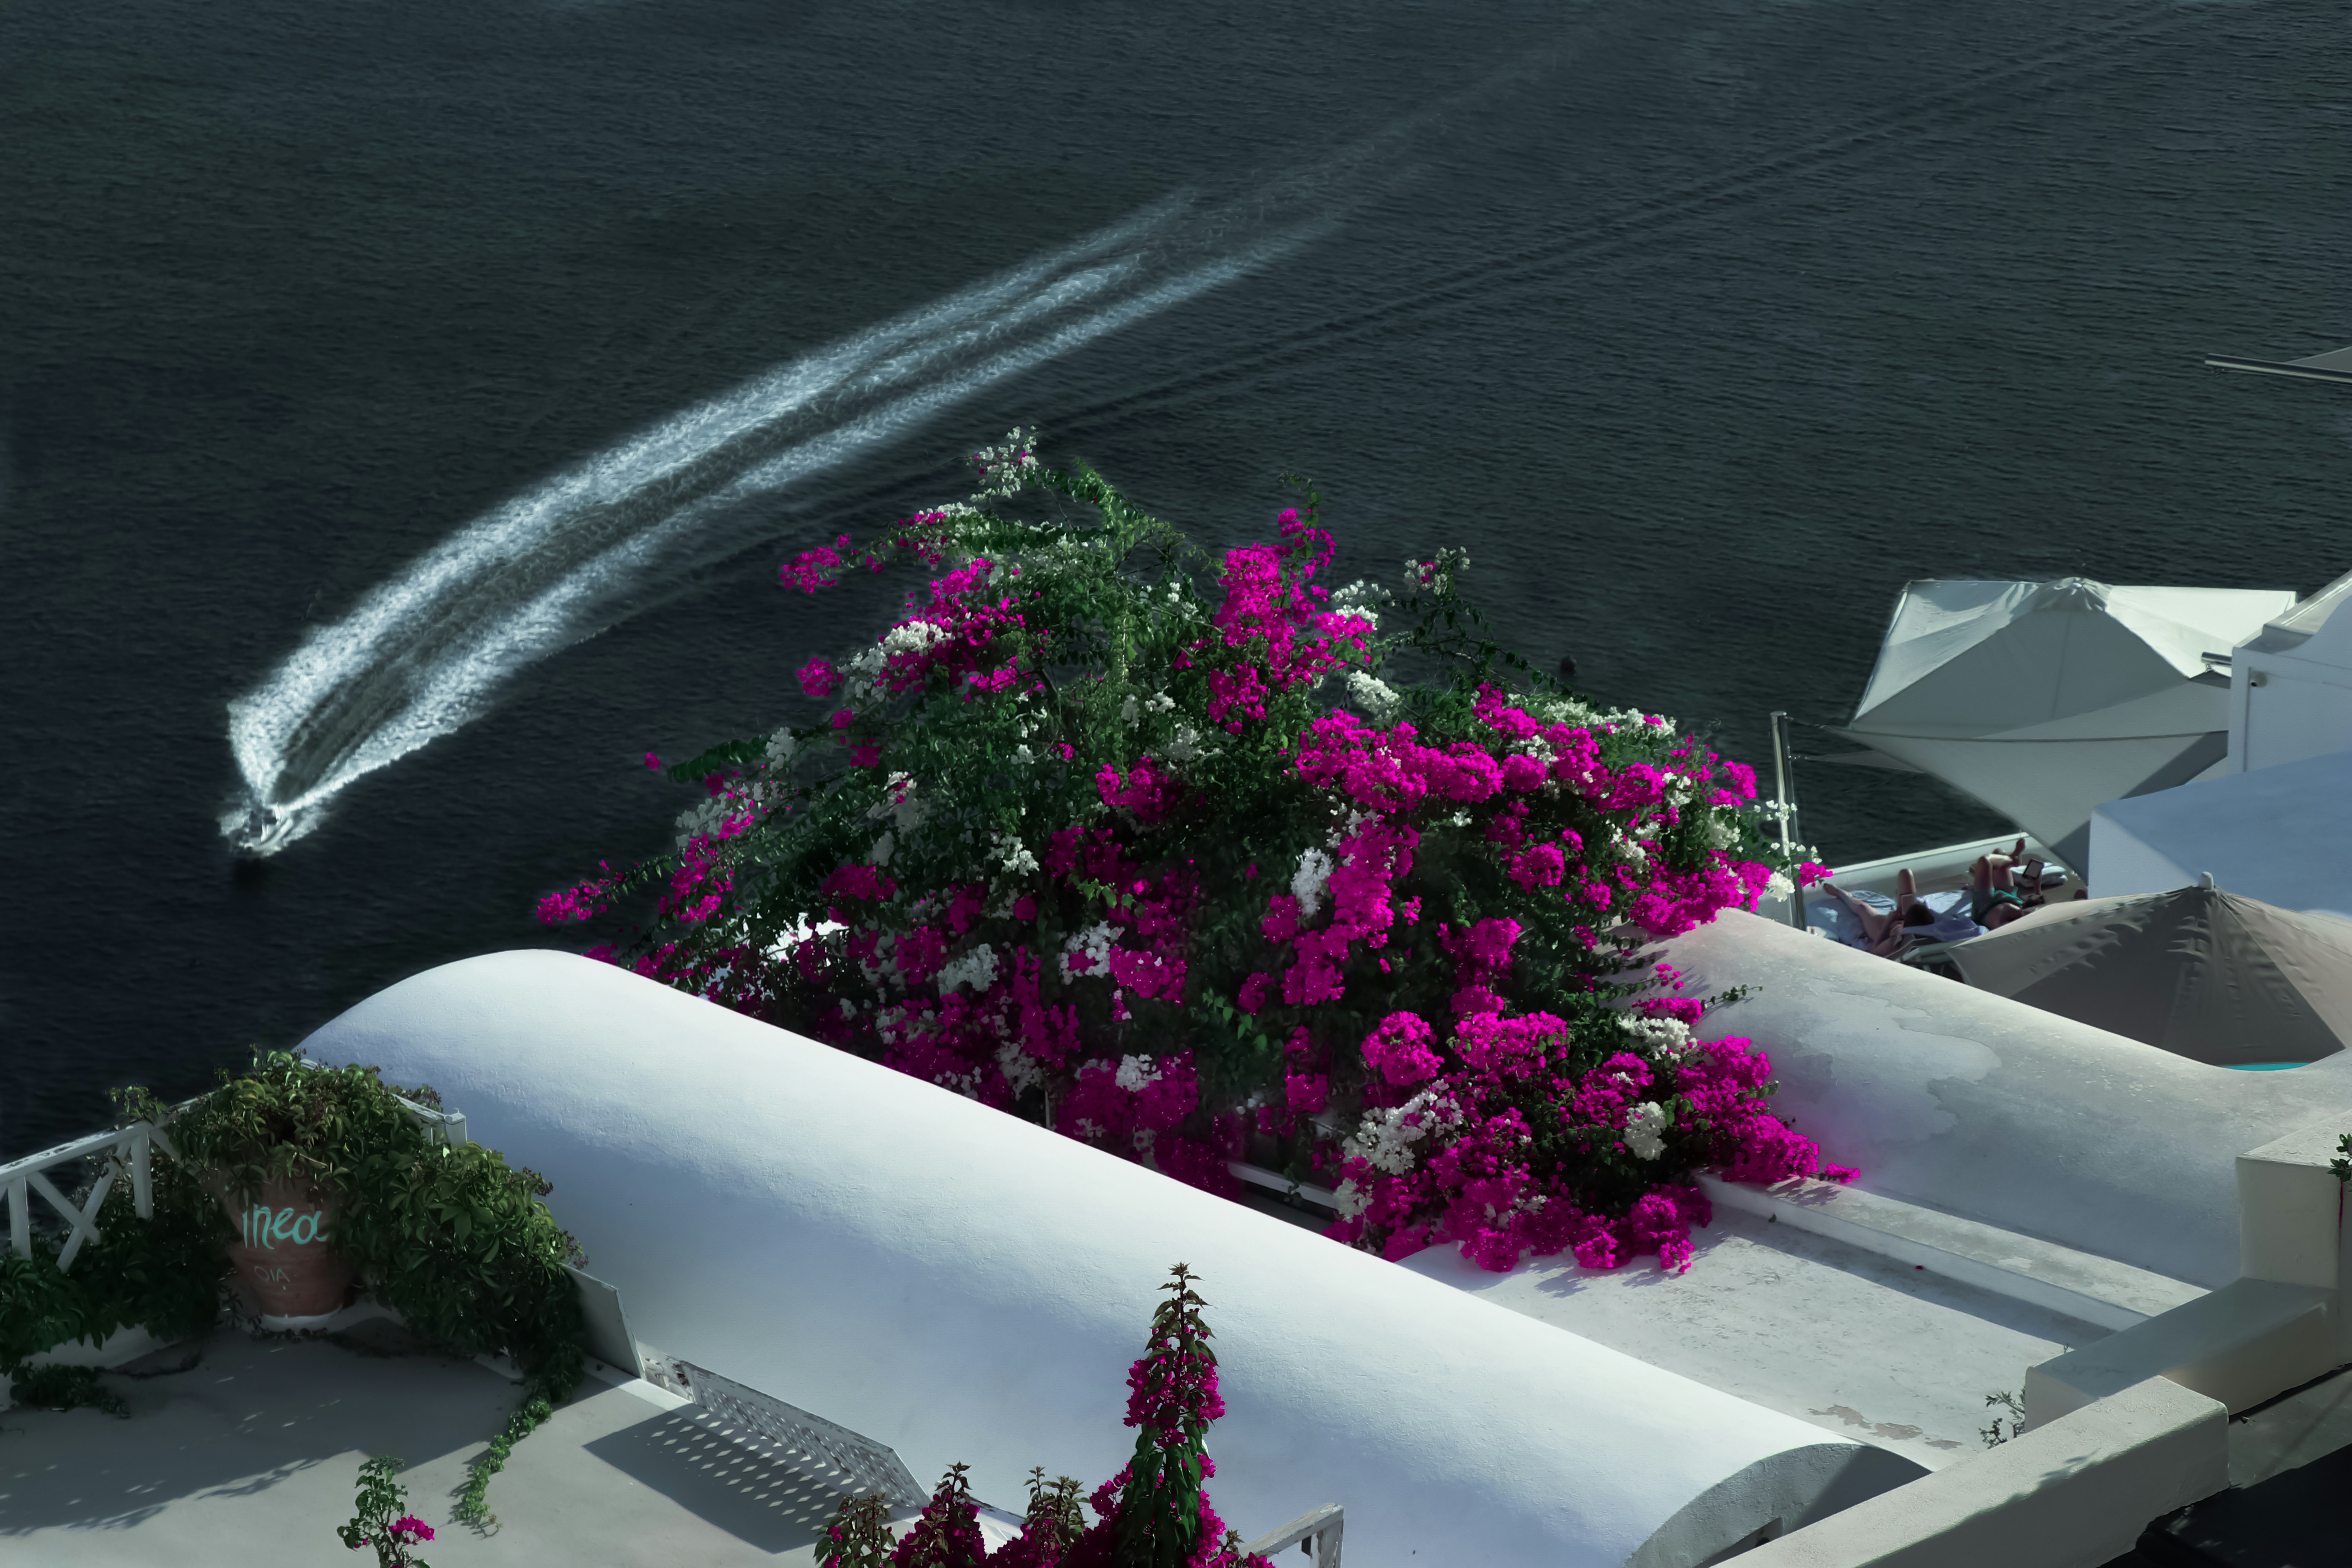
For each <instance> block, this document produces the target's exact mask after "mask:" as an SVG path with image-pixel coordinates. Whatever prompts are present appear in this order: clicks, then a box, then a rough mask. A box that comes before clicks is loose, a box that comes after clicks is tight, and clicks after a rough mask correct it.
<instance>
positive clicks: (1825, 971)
mask: <svg viewBox="0 0 2352 1568" xmlns="http://www.w3.org/2000/svg"><path fill="white" fill-rule="evenodd" d="M1656 952H1657V954H1658V956H1660V957H1663V958H1665V959H1667V960H1669V961H1671V962H1672V963H1675V965H1676V966H1677V967H1678V968H1680V969H1682V970H1683V971H1685V973H1687V975H1688V976H1689V989H1688V992H1687V993H1686V994H1697V995H1705V994H1714V993H1719V992H1724V991H1727V990H1729V989H1731V988H1733V987H1735V986H1744V987H1747V988H1748V995H1747V996H1746V997H1745V999H1743V1000H1741V1001H1739V1002H1737V1003H1735V1004H1733V1005H1729V1006H1727V1007H1725V1008H1722V1009H1721V1010H1719V1011H1717V1012H1716V1013H1714V1014H1711V1015H1709V1016H1708V1017H1707V1019H1706V1024H1705V1026H1704V1027H1703V1030H1702V1032H1703V1033H1704V1034H1706V1036H1708V1037H1711V1038H1719V1037H1725V1036H1733V1035H1738V1036H1747V1037H1751V1038H1753V1039H1754V1040H1755V1041H1756V1042H1757V1043H1758V1044H1759V1046H1760V1047H1763V1049H1764V1051H1765V1053H1766V1055H1767V1056H1769V1058H1770V1059H1771V1062H1772V1068H1773V1075H1774V1077H1775V1079H1777V1080H1778V1082H1779V1084H1780V1093H1779V1096H1778V1098H1777V1099H1776V1100H1774V1102H1773V1104H1774V1108H1775V1110H1778V1111H1779V1112H1780V1115H1782V1116H1783V1117H1785V1118H1787V1119H1788V1120H1789V1121H1790V1122H1791V1123H1792V1124H1793V1125H1795V1126H1796V1128H1797V1129H1798V1130H1799V1131H1802V1132H1805V1133H1807V1134H1809V1135H1811V1137H1813V1138H1814V1139H1816V1140H1818V1141H1819V1142H1820V1143H1821V1145H1822V1151H1823V1152H1824V1153H1826V1154H1827V1156H1828V1157H1829V1158H1830V1159H1831V1160H1832V1161H1834V1162H1836V1163H1840V1164H1844V1165H1851V1166H1854V1167H1857V1168H1858V1169H1859V1170H1860V1172H1861V1174H1860V1175H1859V1176H1858V1177H1857V1178H1856V1179H1855V1183H1854V1185H1855V1186H1856V1187H1858V1188H1860V1189H1862V1190H1864V1191H1865V1192H1871V1193H1877V1194H1884V1195H1885V1196H1888V1197H1894V1198H1900V1199H1903V1200H1905V1201H1906V1202H1910V1203H1916V1204H1921V1205H1927V1206H1928V1207H1931V1208H1937V1209H1941V1210H1943V1211H1945V1212H1946V1213H1948V1214H1954V1215H1961V1216H1964V1217H1966V1218H1969V1219H1974V1220H1979V1221H1982V1222H1984V1223H1985V1224H1988V1225H1992V1226H2000V1227H2001V1228H2003V1229H2006V1230H2013V1231H2017V1232H2019V1233H2021V1234H2022V1235H2025V1236H2031V1237H2043V1238H2045V1239H2047V1240H2050V1241H2054V1242H2058V1243H2061V1244H2062V1245H2063V1246H2066V1247H2074V1248H2077V1249H2080V1250H2082V1251H2084V1252H2087V1253H2091V1254H2094V1255H2095V1256H2097V1257H2101V1258H2114V1259H2116V1260H2118V1261H2120V1262H2124V1263H2128V1264H2131V1265H2133V1266H2134V1267H2136V1268H2143V1269H2147V1270H2149V1271H2151V1272H2154V1273H2156V1274H2159V1275H2164V1276H2167V1277H2168V1278H2170V1279H2181V1280H2187V1281H2189V1282H2191V1283H2194V1284H2197V1285H2201V1286H2204V1287H2206V1288H2207V1289H2220V1288H2221V1287H2222V1286H2225V1285H2228V1284H2229V1283H2231V1281H2232V1280H2234V1279H2237V1277H2238V1275H2239V1273H2240V1268H2239V1263H2240V1244H2239V1197H2238V1156H2239V1154H2240V1152H2242V1151H2244V1150H2248V1149H2258V1148H2260V1147H2261V1146H2263V1145H2265V1144H2269V1143H2271V1142H2273V1141H2274V1140H2276V1139H2278V1138H2279V1137H2280V1136H2281V1135H2282V1134H2283V1133H2285V1132H2289V1131H2294V1130H2297V1129H2305V1130H2308V1134H2309V1136H2311V1137H2313V1138H2319V1139H2323V1140H2324V1141H2326V1142H2330V1143H2332V1142H2333V1135H2334V1132H2337V1131H2352V1121H2346V1122H2345V1123H2344V1125H2342V1126H2337V1125H2336V1123H2337V1121H2341V1120H2342V1118H2341V1117H2339V1116H2338V1115H2337V1114H2336V1113H2334V1112H2331V1111H2328V1110H2326V1108H2328V1107H2332V1106H2344V1105H2352V1052H2341V1053H2338V1054H2337V1055H2336V1056H2334V1057H2330V1058H2327V1059H2326V1060H2324V1061H2319V1062H2314V1063H2311V1064H2310V1065H2308V1066H2305V1067H2301V1068H2294V1069H2293V1070H2291V1071H2285V1072H2236V1071H2232V1070H2231V1069H2229V1068H2216V1067H2209V1066H2206V1065H2205V1064H2203V1063H2201V1062H2194V1061H2190V1060H2189V1059H2188V1058H2184V1057H2177V1056H2174V1055H2172V1054H2170V1053H2169V1052H2167V1051H2162V1050H2158V1048H2156V1047H2153V1046H2147V1045H2142V1044H2141V1043H2140V1042H2138V1041H2137V1040H2131V1039H2126V1038H2125V1037H2122V1036H2119V1035H2112V1034H2108V1033H2106V1032H2105V1031H2104V1030H2100V1029H2095V1028H2092V1027H2090V1026H2087V1025H2084V1024H2078V1023H2075V1022H2074V1021H2072V1020H2070V1019H2066V1018H2062V1017H2059V1016H2057V1015H2055V1014H2052V1013H2045V1012H2042V1010H2041V1009H2039V1008H2036V1007H2031V1006H2027V1005H2024V1004H2023V1003H2020V1002H2013V1001H2011V1000H2009V999H2007V998H2005V997H2000V996H1994V995H1991V994H1988V993H1985V992H1981V991H1976V990H1973V989H1971V988H1969V986H1966V985H1963V984H1958V982H1956V981H1952V980H1948V979H1945V978H1943V977H1941V976H1939V975H1935V974H1928V973H1922V972H1920V971H1918V970H1915V969H1912V968H1909V967H1907V966H1906V965H1904V964H1900V963H1893V962H1891V961H1889V960H1887V959H1883V958H1874V957H1873V956H1871V955H1870V954H1868V953H1865V952H1857V951H1856V950H1854V949H1852V948H1846V947H1840V946H1838V945H1836V944H1835V943H1832V942H1825V941H1822V939H1820V938H1817V937H1808V936H1805V935H1803V934H1801V933H1800V932H1797V931H1791V930H1790V929H1789V928H1788V927H1786V926H1780V925H1775V924H1773V923H1771V922H1770V921H1763V920H1759V919H1757V918H1756V917H1755V916H1753V915H1745V914H1740V913H1738V912H1737V911H1733V912H1728V913H1726V914H1724V915H1722V916H1720V917H1719V918H1717V920H1716V921H1715V922H1714V923H1713V924H1711V925H1706V926H1702V927H1700V928H1699V929H1698V930H1696V931H1692V932H1691V933H1689V934H1688V935H1686V936H1683V937H1678V938H1675V940H1674V941H1672V942H1665V943H1663V944H1661V946H1660V948H1659V949H1658V950H1656Z"/></svg>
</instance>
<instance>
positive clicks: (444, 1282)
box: [0, 1050, 587, 1522]
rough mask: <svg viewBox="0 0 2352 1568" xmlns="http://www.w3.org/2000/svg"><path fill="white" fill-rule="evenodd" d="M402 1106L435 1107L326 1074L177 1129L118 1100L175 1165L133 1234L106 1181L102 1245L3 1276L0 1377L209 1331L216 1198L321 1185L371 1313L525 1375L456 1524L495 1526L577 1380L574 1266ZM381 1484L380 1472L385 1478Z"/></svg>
mask: <svg viewBox="0 0 2352 1568" xmlns="http://www.w3.org/2000/svg"><path fill="white" fill-rule="evenodd" d="M402 1099H407V1100H412V1101H414V1102H415V1103H418V1104H421V1105H425V1106H427V1107H432V1108H438V1106H439V1104H440V1099H439V1097H438V1096H437V1095H436V1094H435V1093H434V1092H433V1090H432V1089H429V1088H424V1089H413V1090H408V1091H404V1092H401V1091H395V1090H394V1089H391V1088H389V1087H387V1086H386V1085H385V1084H384V1082H383V1078H382V1076H381V1074H380V1073H379V1072H378V1071H377V1069H376V1068H362V1067H343V1068H323V1067H316V1066H312V1065H310V1064H309V1063H307V1062H305V1061H304V1060H303V1059H302V1058H300V1057H299V1056H298V1055H296V1054H294V1053H291V1052H286V1051H260V1050H257V1051H256V1052H255V1053H254V1058H253V1066H252V1067H251V1068H250V1069H248V1070H247V1071H246V1072H244V1073H241V1074H237V1075H235V1076H232V1075H229V1074H226V1073H224V1074H223V1075H222V1081H221V1084H220V1087H219V1088H217V1089H214V1090H213V1091H212V1092H211V1093H209V1094H207V1095H205V1096H204V1097H203V1098H202V1099H200V1100H196V1101H195V1102H194V1103H193V1104H191V1105H190V1106H188V1107H187V1108H186V1109H184V1110H181V1111H179V1112H177V1113H176V1114H174V1113H173V1111H172V1110H171V1109H170V1108H169V1107H167V1106H165V1105H164V1104H163V1102H162V1101H160V1100H157V1099H156V1098H155V1097H154V1096H153V1095H152V1094H151V1093H149V1092H148V1091H146V1090H145V1089H130V1090H126V1091H123V1092H122V1093H121V1094H119V1095H118V1096H117V1100H116V1103H117V1109H118V1110H119V1111H120V1113H121V1118H122V1121H121V1124H122V1125H124V1126H128V1125H130V1124H131V1122H133V1121H149V1122H152V1123H153V1124H155V1125H158V1126H164V1125H165V1124H166V1123H168V1132H169V1135H170V1137H171V1139H172V1142H173V1145H174V1147H175V1148H176V1149H177V1150H178V1152H179V1158H177V1159H173V1158H172V1157H170V1156H168V1155H165V1154H164V1153H163V1152H162V1151H161V1149H160V1148H159V1149H158V1150H157V1151H156V1153H155V1157H154V1159H153V1160H152V1162H151V1171H152V1177H153V1186H154V1195H155V1217H154V1219H153V1221H152V1223H151V1222H149V1221H145V1220H142V1219H140V1218H139V1217H138V1216H137V1215H136V1213H135V1212H134V1210H133V1206H132V1202H131V1193H130V1184H129V1182H128V1181H118V1182H117V1183H116V1184H115V1185H114V1187H113V1188H112V1189H111V1190H110V1192H109V1193H108V1194H107V1200H106V1204H105V1206H104V1207H103V1208H102V1209H101V1210H100V1214H99V1217H98V1222H97V1223H98V1229H99V1233H100V1242H99V1244H98V1245H95V1246H86V1247H83V1249H82V1250H81V1252H80V1253H79V1255H78V1256H77V1257H76V1258H75V1260H74V1268H73V1272H72V1273H70V1274H61V1273H59V1272H58V1267H57V1253H56V1249H55V1247H52V1246H50V1245H49V1244H48V1243H47V1241H46V1239H43V1240H41V1241H39V1242H37V1244H36V1247H35V1253H34V1256H33V1257H31V1258H16V1257H14V1256H9V1257H6V1258H0V1370H8V1369H14V1368H16V1367H17V1366H19V1365H21V1364H22V1363H23V1362H24V1361H25V1360H26V1358H27V1357H29V1356H31V1355H34V1354H36V1353H37V1352H41V1351H44V1350H47V1349H49V1348H51V1347H52V1346H55V1345H58V1344H63V1343H67V1342H72V1341H80V1342H86V1343H91V1344H95V1343H97V1342H100V1341H102V1340H104V1339H105V1338H106V1337H107V1336H108V1335H109V1334H110V1333H112V1332H114V1331H116V1330H117V1329H120V1328H123V1327H126V1326H129V1325H132V1324H138V1325H143V1326H144V1327H146V1328H147V1329H148V1331H150V1332H152V1333H153V1334H154V1335H155V1337H156V1338H158V1339H160V1340H164V1341H171V1340H175V1339H181V1338H184V1337H185V1336H187V1335H188V1334H191V1333H195V1332H199V1331H203V1330H204V1329H205V1328H208V1327H209V1326H211V1324H212V1323H213V1322H214V1321H216V1319H217V1318H218V1316H219V1310H220V1306H219V1292H220V1285H221V1279H222V1275H223V1273H224V1271H225V1268H226V1251H225V1249H226V1246H227V1244H228V1241H229V1239H230V1237H231V1227H230V1226H229V1222H228V1219H227V1216H226V1214H225V1213H224V1212H223V1209H222V1206H221V1202H220V1195H221V1194H229V1193H234V1194H240V1195H246V1196H249V1195H250V1194H254V1193H256V1192H257V1191H258V1189H259V1188H260V1186H261V1184H263V1183H264V1182H266V1181H269V1180H273V1179H293V1180H299V1181H307V1182H310V1183H313V1184H316V1185H318V1186H319V1187H320V1188H321V1189H322V1190H323V1191H325V1192H327V1193H329V1194H332V1196H333V1198H334V1200H335V1202H334V1205H333V1217H332V1219H331V1222H330V1225H331V1228H330V1230H329V1232H328V1237H327V1239H328V1242H329V1244H330V1245H331V1246H332V1247H334V1248H335V1249H336V1250H337V1251H339V1252H341V1253H342V1254H343V1255H344V1256H346V1257H348V1258H352V1260H353V1261H355V1262H356V1263H358V1264H359V1265H360V1268H361V1269H362V1273H363V1274H364V1276H365V1278H366V1279H367V1280H368V1282H369V1285H370V1288H371V1289H373V1291H374V1292H375V1295H376V1297H377V1299H378V1300H382V1301H383V1302H384V1303H385V1304H386V1305H388V1306H390V1307H392V1308H393V1309H394V1310H396V1311H398V1312H399V1313H400V1314H401V1316H402V1318H403V1319H404V1320H405V1321H407V1323H408V1325H409V1327H410V1328H412V1329H414V1330H415V1331H416V1332H417V1333H418V1334H420V1335H422V1336H424V1337H425V1338H426V1339H429V1340H431V1341H433V1342H436V1343H438V1344H441V1345H444V1346H446V1347H447V1348H448V1349H449V1350H451V1351H453V1352H457V1353H458V1354H461V1355H466V1356H474V1355H480V1354H485V1353H491V1354H504V1355H507V1356H509V1357H510V1358H512V1359H513V1361H514V1363H515V1364H516V1365H517V1366H519V1367H520V1368H521V1369H522V1371H523V1374H524V1387H523V1395H522V1399H521V1402H520V1406H519V1407H518V1409H517V1410H516V1412H515V1414H514V1415H513V1416H512V1417H511V1418H510V1419H509V1421H508V1423H507V1425H506V1426H505V1427H504V1428H503V1429H502V1430H501V1431H500V1432H499V1435H498V1436H496V1437H495V1438H493V1439H492V1441H491V1445H490V1448H489V1450H488V1452H487V1453H485V1454H484V1455H483V1456H482V1457H481V1458H479V1459H478V1460H477V1461H476V1463H475V1468H474V1473H473V1476H472V1478H471V1479H470V1480H469V1482H468V1484H467V1490H466V1493H465V1497H464V1500H463V1501H461V1503H460V1508H459V1513H460V1517H461V1518H465V1519H467V1520H469V1521H475V1522H484V1521H488V1520H489V1518H490V1516H489V1514H488V1511H487V1510H485V1509H484V1507H483V1506H482V1503H483V1494H484V1489H486V1488H487V1487H488V1484H489V1478H490V1477H491V1476H492V1475H494V1474H496V1473H497V1471H498V1470H499V1468H501V1467H502V1466H503V1465H504V1464H505V1462H506V1458H507V1455H508V1454H509V1452H510V1451H511V1450H512V1448H513V1447H514V1445H515V1443H517V1442H518V1441H520V1439H521V1438H523V1437H525V1436H529V1435H530V1433H531V1431H533V1430H534V1429H535V1428H536V1427H537V1426H539V1425H540V1424H541V1422H543V1421H545V1420H546V1419H547V1418H548V1416H549V1415H550V1414H551V1412H552V1410H553V1407H554V1406H555V1405H558V1404H560V1403H562V1401H563V1400H565V1399H567V1398H569V1397H570V1396H571V1394H572V1391H573V1390H574V1389H575V1388H577V1387H578V1386H579V1384H580V1380H581V1378H582V1377H583V1375H584V1374H585V1372H586V1365H587V1358H586V1352H585V1345H586V1342H587V1325H586V1323H585V1321H583V1318H582V1316H581V1312H580V1299H579V1291H578V1288H577V1287H576V1285H575V1284H574V1283H573V1281H572V1276H571V1275H570V1274H569V1273H568V1272H566V1269H565V1265H567V1264H571V1265H575V1266H576V1265H579V1264H581V1263H584V1262H585V1261H586V1259H585V1258H583V1256H582V1254H581V1251H580V1247H579V1244H578V1243H577V1242H575V1241H574V1240H573V1239H572V1237H571V1235H570V1234H569V1233H567V1232H566V1231H564V1230H563V1229H562V1226H558V1225H557V1224H556V1223H555V1217H554V1215H551V1214H550V1213H549V1212H548V1209H547V1205H546V1203H545V1202H544V1199H545V1198H546V1196H547V1194H548V1193H549V1192H550V1191H551V1188H550V1186H549V1184H548V1183H547V1181H546V1180H545V1179H544V1178H542V1177H541V1176H540V1175H539V1174H538V1173H536V1172H533V1171H529V1170H518V1169H516V1168H514V1167H512V1166H510V1165H509V1164H508V1163H507V1162H506V1159H505V1157H504V1156H503V1155H501V1154H499V1152H498V1151H497V1150H495V1149H486V1148H484V1147H482V1146H481V1145H479V1144H467V1146H465V1147H463V1148H453V1147H451V1146H450V1145H448V1144H446V1143H443V1142H436V1140H435V1139H434V1138H433V1137H432V1136H431V1135H430V1134H429V1133H428V1132H427V1131H426V1129H425V1127H424V1126H423V1125H422V1124H421V1123H420V1122H419V1121H417V1119H416V1117H415V1115H414V1113H412V1112H411V1111H410V1110H408V1109H407V1108H406V1107H404V1105H402V1104H401V1100H402ZM385 1473H386V1474H387V1475H388V1474H389V1473H390V1472H389V1471H387V1472H385Z"/></svg>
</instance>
